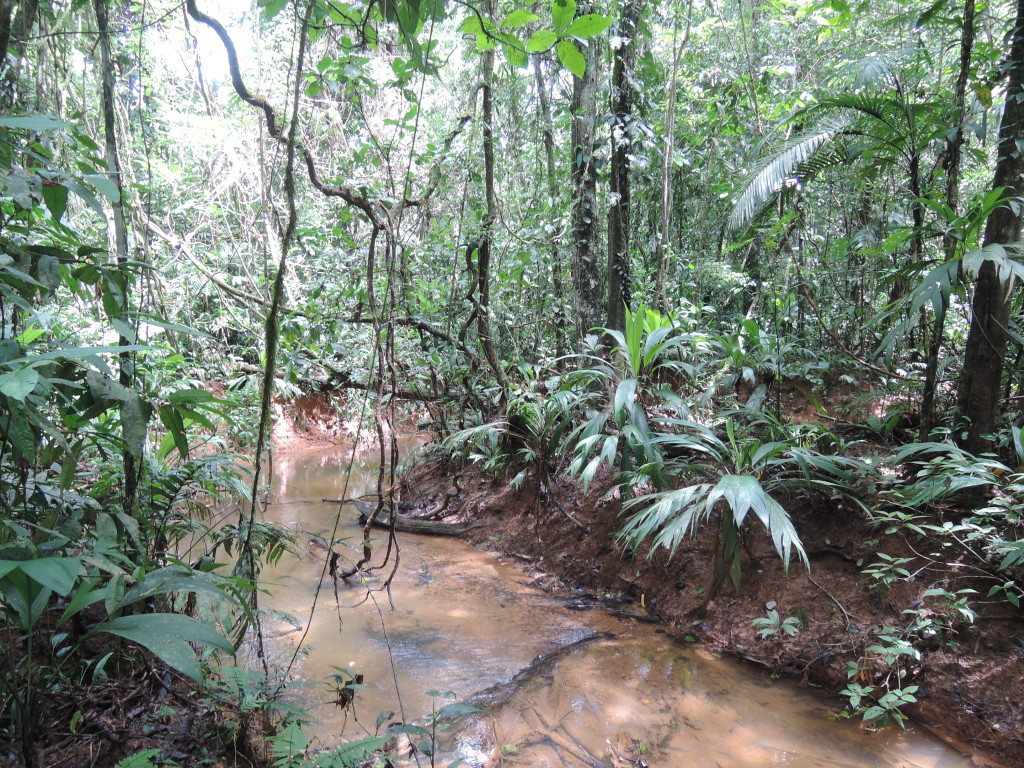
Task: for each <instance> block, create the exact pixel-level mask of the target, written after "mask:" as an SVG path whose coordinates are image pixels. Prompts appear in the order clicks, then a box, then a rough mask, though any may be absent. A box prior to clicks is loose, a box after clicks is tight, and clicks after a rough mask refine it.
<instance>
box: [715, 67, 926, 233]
mask: <svg viewBox="0 0 1024 768" xmlns="http://www.w3.org/2000/svg"><path fill="white" fill-rule="evenodd" d="M851 73H852V77H846V78H843V77H841V78H838V79H837V84H838V83H839V82H842V81H845V82H846V83H847V84H848V87H849V90H848V91H840V92H838V93H835V94H832V95H829V96H826V97H824V98H822V99H821V100H820V101H818V102H817V103H816V104H812V105H811V106H809V107H805V108H804V109H801V110H798V111H797V112H795V113H794V114H793V115H791V116H790V117H789V118H787V119H786V121H785V123H784V125H786V124H788V125H792V124H794V123H796V122H798V121H803V120H805V119H807V118H808V117H812V118H814V117H816V116H817V115H820V114H824V115H825V117H824V118H823V119H820V120H818V121H817V122H816V123H815V125H814V127H813V128H811V129H809V130H806V131H803V132H801V133H799V134H797V135H796V136H792V137H790V138H789V139H788V140H787V141H785V142H784V143H783V144H782V145H781V146H780V147H778V148H777V149H775V150H774V151H773V152H771V153H770V154H768V155H766V156H765V157H764V159H762V160H761V161H760V162H759V163H758V164H757V165H756V166H755V168H754V170H753V171H752V172H751V174H750V175H749V176H748V177H747V180H746V181H745V182H744V185H743V191H742V193H741V194H740V198H739V200H738V201H737V202H736V205H735V207H734V208H733V212H732V215H731V216H730V217H729V227H730V229H738V228H740V227H742V226H744V225H746V224H749V223H750V222H751V221H752V220H753V219H754V218H755V217H756V216H757V215H758V213H760V211H761V210H763V209H764V207H765V206H766V205H767V204H768V203H769V202H770V201H771V200H773V199H775V197H776V196H777V195H778V194H779V193H781V192H784V191H785V190H786V189H787V182H789V181H790V180H792V181H791V182H790V184H789V186H794V185H795V182H797V181H799V182H805V181H807V180H809V179H810V178H811V177H813V176H814V175H817V174H818V173H820V172H821V171H823V170H825V169H826V168H831V167H835V166H838V165H842V164H846V163H849V162H851V161H852V160H854V159H856V158H858V157H868V158H870V160H871V162H872V163H874V164H875V165H889V164H894V163H900V162H902V163H906V164H907V165H908V166H909V165H910V164H911V162H912V159H913V157H915V156H916V155H917V153H918V149H917V143H918V135H917V133H918V132H917V128H916V124H917V115H918V112H920V111H922V110H924V109H927V108H929V107H928V106H927V105H922V104H914V103H912V102H910V101H908V100H907V98H906V93H905V89H904V88H903V84H902V82H901V80H900V77H899V75H898V74H897V72H896V70H895V68H894V67H893V66H892V65H891V64H890V63H889V62H888V61H887V60H885V59H884V58H882V57H869V58H867V59H863V60H861V61H860V62H857V63H856V65H854V66H852V68H851ZM844 137H850V138H852V137H861V140H860V141H859V142H849V144H848V146H847V145H844V144H843V143H842V142H841V141H840V140H841V139H842V138H844Z"/></svg>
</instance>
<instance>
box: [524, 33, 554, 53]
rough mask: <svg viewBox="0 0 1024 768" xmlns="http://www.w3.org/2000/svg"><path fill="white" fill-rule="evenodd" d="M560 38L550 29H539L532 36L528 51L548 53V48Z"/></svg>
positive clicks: (527, 44)
mask: <svg viewBox="0 0 1024 768" xmlns="http://www.w3.org/2000/svg"><path fill="white" fill-rule="evenodd" d="M557 40H558V38H557V37H556V36H555V33H554V32H552V31H551V30H550V29H538V30H537V31H536V32H534V33H533V34H532V35H530V39H529V40H528V41H527V43H526V50H527V52H529V53H536V52H537V51H546V50H547V49H548V48H550V47H551V46H553V45H554V44H555V42H556V41H557Z"/></svg>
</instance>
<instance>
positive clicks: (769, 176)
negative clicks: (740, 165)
mask: <svg viewBox="0 0 1024 768" xmlns="http://www.w3.org/2000/svg"><path fill="white" fill-rule="evenodd" d="M852 123H853V119H852V118H851V117H850V116H848V115H831V116H829V117H826V118H825V119H824V120H822V121H821V123H819V124H818V125H817V126H815V127H814V128H813V129H812V130H810V131H805V132H803V133H800V134H798V135H796V136H793V137H791V138H790V139H789V140H787V141H786V142H785V143H784V144H783V145H782V146H781V147H779V148H778V149H777V150H776V151H775V152H773V153H772V154H771V155H769V156H768V157H766V158H765V159H764V160H762V161H761V162H760V163H758V165H757V166H756V167H755V168H754V170H753V172H752V173H751V174H750V176H748V177H747V180H746V182H745V183H744V185H743V193H742V194H741V195H740V199H739V200H737V201H736V205H735V207H734V208H733V211H732V215H731V216H729V227H730V229H738V228H740V227H742V226H743V225H745V224H747V223H749V222H750V221H751V220H752V219H753V218H754V217H755V216H756V215H757V214H758V213H759V212H760V211H761V209H762V208H764V206H765V205H766V204H767V203H768V202H769V201H770V200H771V199H772V198H774V197H775V195H777V194H778V193H779V192H780V191H781V190H782V189H783V188H784V187H785V185H786V182H787V180H789V179H796V178H797V177H798V175H799V171H800V169H801V167H802V166H804V165H805V164H807V163H809V162H810V161H812V160H813V159H814V158H815V156H816V155H817V154H818V153H819V152H820V151H821V150H822V149H823V148H825V147H830V146H833V145H834V142H835V140H836V138H838V137H839V136H841V135H842V134H843V132H844V131H846V130H847V129H848V128H849V127H850V125H851V124H852ZM823 160H825V161H827V160H832V161H834V162H827V163H823V162H822V161H823ZM840 160H841V157H840V156H839V155H838V154H837V155H835V157H833V158H824V157H821V158H819V159H818V167H817V168H808V169H807V170H808V171H809V172H816V171H818V172H820V170H822V169H823V168H824V167H825V165H826V164H827V165H833V164H835V163H838V162H840Z"/></svg>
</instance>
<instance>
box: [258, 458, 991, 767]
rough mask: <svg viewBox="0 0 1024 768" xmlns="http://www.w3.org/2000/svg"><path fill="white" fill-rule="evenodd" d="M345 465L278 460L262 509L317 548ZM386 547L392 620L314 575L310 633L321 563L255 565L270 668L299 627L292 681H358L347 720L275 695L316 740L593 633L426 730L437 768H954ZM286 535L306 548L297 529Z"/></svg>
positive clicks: (655, 639)
mask: <svg viewBox="0 0 1024 768" xmlns="http://www.w3.org/2000/svg"><path fill="white" fill-rule="evenodd" d="M347 460H348V454H347V452H345V451H342V450H340V449H339V450H333V451H328V452H312V451H310V452H294V453H288V454H284V455H278V456H277V457H276V458H275V462H274V473H273V478H272V483H271V493H272V497H271V498H272V500H273V501H274V503H273V504H271V505H270V507H269V510H268V516H269V517H270V518H271V519H273V520H275V521H277V522H280V523H283V524H286V525H288V526H292V527H294V528H296V529H297V530H298V531H300V532H305V533H307V534H314V535H317V536H323V537H324V538H328V537H329V536H330V533H331V531H332V529H333V527H334V524H335V517H336V516H337V514H338V511H339V505H338V504H331V503H322V502H321V499H323V498H339V497H340V496H341V495H342V491H343V486H344V479H345V466H346V463H347ZM375 466H376V464H375V453H371V454H364V455H357V457H356V464H355V467H354V470H353V472H352V476H351V480H350V484H349V488H348V493H347V495H348V496H349V497H353V496H359V495H361V494H365V493H370V492H372V491H373V490H374V489H375V487H376V470H375ZM337 535H338V537H339V538H341V537H348V542H349V543H350V544H351V545H353V546H355V545H358V543H359V541H360V539H361V527H360V526H359V524H358V521H357V513H356V512H355V510H354V508H353V507H352V506H351V505H344V506H343V507H341V523H340V525H339V528H338V534H337ZM383 536H384V534H383V532H382V534H381V537H382V538H381V544H383ZM398 536H399V542H400V544H401V565H400V568H399V571H398V574H397V576H396V578H395V580H394V584H393V588H392V591H391V597H392V601H393V603H394V608H393V609H392V607H391V605H390V604H389V601H388V597H387V595H386V594H384V593H380V592H378V593H371V595H370V598H369V599H367V589H366V588H365V587H361V586H345V585H344V583H341V584H340V586H339V592H338V596H339V599H338V601H335V596H334V591H333V587H332V585H331V582H330V579H329V577H328V578H327V579H326V580H325V583H324V586H323V588H322V589H321V590H320V594H319V598H318V602H317V606H316V610H315V612H313V619H312V623H311V625H310V615H311V610H310V608H311V605H312V603H313V598H314V594H315V593H316V591H317V584H318V581H319V578H320V574H321V571H322V569H323V562H324V552H323V551H322V550H321V549H318V548H315V547H309V548H308V549H307V550H306V551H305V552H304V553H303V555H302V557H300V558H294V557H286V558H285V559H283V560H282V562H281V563H280V564H279V565H278V566H277V567H275V568H268V569H267V570H266V571H265V576H266V578H267V580H268V586H269V588H270V589H271V590H272V593H273V594H272V596H270V597H266V598H264V600H263V604H264V607H268V608H272V609H274V610H276V611H280V612H282V613H284V614H288V615H290V616H291V617H293V618H294V620H295V623H294V624H293V623H292V622H291V621H290V620H289V619H287V618H284V617H283V616H278V617H276V618H275V620H273V621H271V622H269V623H268V626H267V628H266V629H267V634H268V647H269V649H270V652H271V655H272V657H274V658H275V659H276V660H277V661H279V662H285V663H286V662H287V659H288V658H289V657H290V656H291V653H292V651H293V649H294V648H295V646H296V644H297V643H298V640H299V638H300V637H301V636H302V632H303V631H304V630H305V629H306V628H307V626H308V630H309V631H308V634H307V636H306V640H305V647H306V649H307V651H308V652H306V653H303V654H300V656H299V657H298V660H297V662H296V665H295V667H294V670H293V672H294V676H296V677H298V678H301V679H302V680H305V681H310V682H323V681H326V680H327V679H328V677H329V676H330V675H331V674H332V673H334V672H336V668H338V667H341V668H345V669H348V670H351V672H352V673H358V674H362V675H363V676H364V685H365V688H364V689H361V690H359V691H358V692H357V693H356V696H355V703H354V713H353V712H351V711H348V712H346V711H344V710H342V709H339V708H338V707H336V706H335V704H334V703H333V698H334V697H333V694H332V692H331V690H330V689H329V688H328V687H327V686H325V685H320V686H310V687H305V688H298V689H296V690H295V692H294V693H293V694H292V698H293V702H294V703H296V704H300V705H302V706H303V707H304V708H306V709H307V711H309V712H310V713H311V714H312V715H313V716H315V717H317V718H318V719H319V720H320V723H319V724H318V725H315V726H313V727H312V728H311V729H310V731H311V732H312V734H313V735H315V736H316V737H317V738H318V739H319V740H320V741H322V742H323V743H324V745H333V744H335V743H337V742H338V740H339V739H340V738H358V737H359V736H362V735H365V731H363V729H362V726H365V727H366V728H367V729H369V730H370V731H372V730H373V728H374V723H375V721H376V720H377V716H378V713H380V712H387V711H391V712H394V713H396V714H395V715H394V717H393V718H392V719H394V720H404V721H409V722H411V721H413V720H415V719H416V718H419V717H421V716H423V715H425V714H429V713H430V711H431V706H432V705H436V706H440V705H443V704H445V703H447V702H449V701H462V700H464V699H466V698H467V697H469V696H471V695H472V694H474V693H477V692H479V691H482V690H484V689H488V688H489V687H491V686H494V685H495V684H500V683H506V682H508V681H510V680H512V679H513V678H514V677H515V675H516V673H517V672H519V671H520V670H521V669H523V668H525V667H527V666H528V665H530V664H531V662H533V661H534V659H535V658H536V657H537V656H538V655H539V654H549V653H552V652H553V651H556V650H557V649H559V648H561V647H563V646H566V645H568V644H571V643H574V642H576V641H580V640H583V639H586V638H590V637H593V636H595V635H602V634H604V633H606V634H607V635H611V636H613V637H602V638H600V639H595V640H592V641H590V642H585V643H581V644H580V645H579V646H577V647H576V648H575V649H573V650H572V651H570V652H568V653H564V654H561V655H559V656H558V657H557V659H555V660H554V661H553V662H551V663H550V664H547V665H545V667H544V668H543V670H542V671H541V672H540V674H537V675H533V676H530V677H529V679H527V680H525V681H523V680H517V682H516V683H515V684H514V685H511V686H508V687H507V688H506V690H505V691H502V692H498V691H495V690H492V691H491V692H490V693H489V695H484V696H481V697H478V698H477V699H476V700H475V701H478V702H481V703H482V704H485V705H486V710H487V711H486V713H485V714H481V715H473V716H471V717H470V718H468V719H465V720H464V721H463V722H461V723H460V724H459V726H458V727H457V728H456V729H455V731H454V732H452V733H448V734H446V735H445V736H443V737H439V740H440V741H441V745H442V746H446V748H447V749H448V750H450V756H449V758H450V757H455V756H461V757H463V758H464V759H465V761H466V764H468V765H471V766H481V765H484V764H485V762H486V761H487V759H488V757H489V756H491V757H492V762H490V763H487V764H488V765H495V766H497V765H508V766H512V765H522V766H587V765H590V766H598V765H600V766H610V767H613V768H623V767H624V766H634V765H650V766H651V768H654V766H662V767H674V766H683V765H685V766H709V767H710V768H716V767H717V768H736V767H741V766H743V767H745V766H750V767H751V768H754V767H755V766H767V765H786V766H794V767H795V768H811V767H812V766H814V767H819V766H821V767H826V766H827V767H828V768H836V767H841V768H879V767H881V766H893V767H894V768H895V767H897V766H898V767H899V768H912V767H919V768H961V767H963V768H966V766H969V765H971V764H972V763H971V761H970V759H969V758H967V757H965V756H962V755H961V754H959V753H958V752H956V751H955V750H953V749H951V748H950V747H948V746H947V745H945V744H944V743H942V742H941V741H939V740H937V739H936V738H934V737H933V736H931V735H930V734H928V733H925V732H923V729H920V728H916V727H914V726H913V725H911V727H910V728H908V729H907V731H900V730H899V729H898V728H896V727H889V728H886V729H884V730H883V731H882V732H880V733H869V732H867V731H865V730H864V729H863V728H862V727H861V726H860V724H859V723H858V722H854V721H850V720H839V721H833V719H832V718H831V714H832V713H834V712H836V711H838V710H840V709H841V708H842V702H841V701H840V700H838V699H836V698H832V697H826V696H824V695H819V693H818V692H817V691H813V690H809V689H806V688H801V687H799V686H798V685H796V684H795V683H793V682H791V681H786V680H772V679H770V678H769V677H768V676H767V674H765V673H764V672H762V671H761V670H760V669H757V668H754V667H751V666H749V665H744V664H740V663H738V662H733V661H730V660H723V659H719V658H716V657H714V656H713V655H712V654H710V653H708V652H707V651H706V650H704V649H703V648H701V647H700V646H698V645H695V644H692V643H681V642H677V641H675V640H673V639H672V638H670V637H669V636H668V635H667V634H666V633H665V630H664V629H663V628H661V627H659V625H657V624H646V623H636V622H633V621H630V620H625V619H621V618H616V617H614V616H611V615H609V614H607V613H605V612H602V611H599V610H589V611H574V610H570V609H569V608H567V607H566V606H565V603H566V601H565V600H564V599H562V600H560V599H559V596H558V595H552V594H549V593H546V592H544V591H543V590H541V589H539V588H538V587H536V586H535V585H534V584H533V582H532V580H531V579H530V577H528V576H527V575H525V574H524V573H523V572H522V571H520V570H519V569H518V568H516V567H515V566H514V565H511V564H507V563H503V562H501V561H499V560H497V559H496V558H495V557H493V556H491V555H489V554H486V553H483V552H479V551H477V550H475V549H473V548H471V547H469V546H467V545H465V544H462V543H461V542H459V541H456V540H453V539H451V538H447V537H425V536H413V535H410V534H402V533H399V534H398ZM302 542H308V537H302V536H300V544H301V543H302ZM336 548H337V549H339V550H341V549H344V548H345V545H344V544H342V545H338V546H337V547H336ZM353 556H355V553H354V552H353ZM370 586H371V587H372V586H374V584H371V585H370ZM630 609H631V610H633V607H631V608H630ZM430 691H452V692H454V693H455V695H456V697H457V698H456V699H438V698H437V697H432V696H430V695H429V693H428V692H430ZM509 693H511V695H507V694H509ZM356 720H358V722H356ZM447 762H448V760H447V759H446V760H444V761H439V762H438V764H439V765H444V764H447ZM420 763H421V764H422V765H429V760H428V759H425V758H421V760H420Z"/></svg>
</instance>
